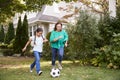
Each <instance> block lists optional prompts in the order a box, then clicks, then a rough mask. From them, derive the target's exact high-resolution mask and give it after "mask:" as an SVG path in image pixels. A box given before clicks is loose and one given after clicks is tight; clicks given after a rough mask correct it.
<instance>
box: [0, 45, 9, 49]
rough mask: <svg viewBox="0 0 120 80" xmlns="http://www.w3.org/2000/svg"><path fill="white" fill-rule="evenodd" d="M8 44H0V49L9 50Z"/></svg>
mask: <svg viewBox="0 0 120 80" xmlns="http://www.w3.org/2000/svg"><path fill="white" fill-rule="evenodd" d="M7 46H8V44H0V49H7V48H8V47H7Z"/></svg>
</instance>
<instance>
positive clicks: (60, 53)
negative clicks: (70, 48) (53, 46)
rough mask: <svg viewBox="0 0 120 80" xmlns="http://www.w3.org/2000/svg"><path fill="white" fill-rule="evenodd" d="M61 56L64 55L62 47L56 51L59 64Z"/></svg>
mask: <svg viewBox="0 0 120 80" xmlns="http://www.w3.org/2000/svg"><path fill="white" fill-rule="evenodd" d="M63 55H64V47H61V48H60V49H58V59H59V63H61V62H62V59H63Z"/></svg>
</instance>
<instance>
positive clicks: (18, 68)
mask: <svg viewBox="0 0 120 80" xmlns="http://www.w3.org/2000/svg"><path fill="white" fill-rule="evenodd" d="M32 61H33V58H28V57H27V58H23V57H0V80H120V70H114V69H106V68H99V67H92V66H80V65H79V64H72V62H70V61H63V70H62V71H61V75H60V77H58V78H52V77H51V76H50V68H51V62H50V61H44V60H41V69H42V71H43V74H42V75H41V76H38V75H36V71H35V69H34V71H33V73H30V72H29V65H30V64H31V62H32Z"/></svg>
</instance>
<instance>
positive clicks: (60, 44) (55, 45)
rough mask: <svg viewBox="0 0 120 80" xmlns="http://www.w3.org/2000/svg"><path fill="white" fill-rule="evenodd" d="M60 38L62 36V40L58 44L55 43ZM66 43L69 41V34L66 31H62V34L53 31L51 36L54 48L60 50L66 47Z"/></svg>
mask: <svg viewBox="0 0 120 80" xmlns="http://www.w3.org/2000/svg"><path fill="white" fill-rule="evenodd" d="M59 36H62V38H61V39H59V40H58V41H56V42H53V40H54V39H55V38H58V37H59ZM65 41H68V34H67V33H66V31H65V30H62V31H60V32H58V31H52V32H51V35H50V44H51V47H52V48H57V49H59V48H60V47H64V43H65Z"/></svg>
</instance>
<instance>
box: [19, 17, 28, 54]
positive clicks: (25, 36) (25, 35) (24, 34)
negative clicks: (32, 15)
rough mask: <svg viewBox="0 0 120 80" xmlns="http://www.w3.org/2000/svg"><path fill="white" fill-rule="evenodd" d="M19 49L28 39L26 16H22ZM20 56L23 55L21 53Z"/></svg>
mask: <svg viewBox="0 0 120 80" xmlns="http://www.w3.org/2000/svg"><path fill="white" fill-rule="evenodd" d="M21 31H22V33H21V45H20V46H21V49H22V48H23V47H24V46H25V44H26V42H27V41H28V39H29V36H28V21H27V15H25V16H24V20H23V25H22V27H21ZM21 56H24V53H21Z"/></svg>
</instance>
